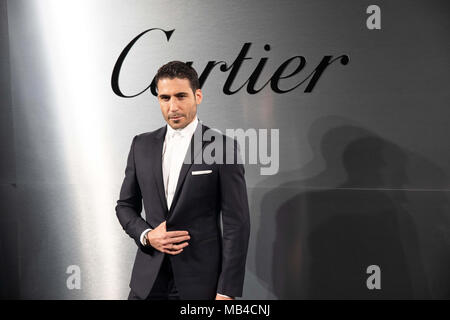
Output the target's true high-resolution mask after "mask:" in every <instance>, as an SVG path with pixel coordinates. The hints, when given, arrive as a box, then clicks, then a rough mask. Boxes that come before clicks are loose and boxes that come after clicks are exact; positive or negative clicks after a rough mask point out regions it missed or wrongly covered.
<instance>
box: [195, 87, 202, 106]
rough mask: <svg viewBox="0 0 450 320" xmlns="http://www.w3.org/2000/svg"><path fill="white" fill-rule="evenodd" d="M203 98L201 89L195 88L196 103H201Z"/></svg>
mask: <svg viewBox="0 0 450 320" xmlns="http://www.w3.org/2000/svg"><path fill="white" fill-rule="evenodd" d="M202 100H203V93H202V90H201V89H197V90H195V101H196V102H197V104H200V103H202Z"/></svg>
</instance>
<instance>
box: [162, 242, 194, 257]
mask: <svg viewBox="0 0 450 320" xmlns="http://www.w3.org/2000/svg"><path fill="white" fill-rule="evenodd" d="M188 245H189V243H187V242H183V243H180V244H167V245H165V246H163V247H162V252H165V253H168V254H172V255H175V254H179V253H181V252H182V251H183V248H185V247H187V246H188Z"/></svg>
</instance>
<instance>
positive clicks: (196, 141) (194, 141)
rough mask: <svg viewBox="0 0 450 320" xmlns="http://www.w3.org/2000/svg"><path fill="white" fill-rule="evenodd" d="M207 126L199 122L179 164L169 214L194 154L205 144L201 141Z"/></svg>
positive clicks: (176, 199) (174, 204)
mask: <svg viewBox="0 0 450 320" xmlns="http://www.w3.org/2000/svg"><path fill="white" fill-rule="evenodd" d="M207 128H208V127H206V126H204V125H203V124H202V123H201V122H199V123H198V125H197V128H196V129H195V132H194V134H193V135H192V138H191V143H190V144H189V147H188V151H187V152H186V156H185V159H184V161H183V164H182V165H181V170H180V175H179V176H178V182H177V187H176V189H175V195H174V196H173V200H172V204H171V205H170V211H169V216H170V215H171V214H172V212H173V210H174V208H175V206H176V204H177V201H178V198H179V196H180V192H181V189H182V187H183V184H184V180H185V179H186V174H187V173H188V172H189V169H190V168H191V166H192V164H193V163H194V159H195V158H196V156H197V155H198V154H199V153H200V152H201V151H202V150H203V148H204V147H205V145H206V142H205V141H203V134H204V133H205V131H206V130H207Z"/></svg>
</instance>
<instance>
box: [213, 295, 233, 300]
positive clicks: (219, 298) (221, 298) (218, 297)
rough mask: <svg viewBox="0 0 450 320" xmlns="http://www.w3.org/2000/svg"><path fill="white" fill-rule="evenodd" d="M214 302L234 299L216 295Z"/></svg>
mask: <svg viewBox="0 0 450 320" xmlns="http://www.w3.org/2000/svg"><path fill="white" fill-rule="evenodd" d="M216 300H234V298H231V297H224V296H221V295H219V294H216Z"/></svg>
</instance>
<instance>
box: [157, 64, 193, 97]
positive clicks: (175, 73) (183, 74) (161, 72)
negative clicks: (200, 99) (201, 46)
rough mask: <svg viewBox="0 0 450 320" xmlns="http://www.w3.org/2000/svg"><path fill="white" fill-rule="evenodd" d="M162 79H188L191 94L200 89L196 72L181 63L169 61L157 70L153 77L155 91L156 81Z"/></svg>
mask: <svg viewBox="0 0 450 320" xmlns="http://www.w3.org/2000/svg"><path fill="white" fill-rule="evenodd" d="M164 78H169V79H174V78H179V79H188V80H189V83H190V85H191V89H192V92H194V93H195V91H196V90H197V89H199V88H200V82H199V81H198V74H197V71H195V69H194V68H192V67H191V66H190V65H188V64H186V63H184V62H181V61H170V62H168V63H166V64H165V65H163V66H162V67H161V68H159V69H158V72H157V73H156V76H155V86H156V89H158V81H159V80H161V79H164Z"/></svg>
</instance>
